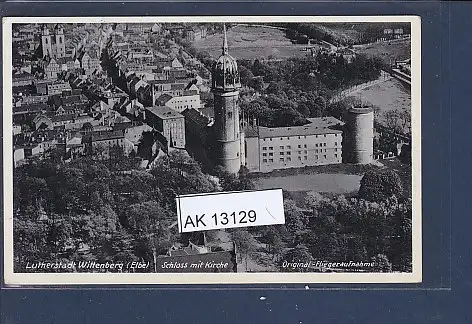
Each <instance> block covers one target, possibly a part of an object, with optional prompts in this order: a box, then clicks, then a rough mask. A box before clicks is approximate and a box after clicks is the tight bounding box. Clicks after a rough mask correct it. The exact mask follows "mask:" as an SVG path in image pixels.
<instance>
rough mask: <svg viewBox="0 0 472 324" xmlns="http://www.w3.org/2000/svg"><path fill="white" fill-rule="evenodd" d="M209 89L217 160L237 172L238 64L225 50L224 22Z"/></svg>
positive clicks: (239, 160) (239, 159) (239, 135)
mask: <svg viewBox="0 0 472 324" xmlns="http://www.w3.org/2000/svg"><path fill="white" fill-rule="evenodd" d="M211 88H212V92H213V96H214V109H215V123H214V130H215V139H216V163H217V164H219V165H221V166H223V168H224V169H225V170H226V171H228V172H230V173H237V172H238V171H239V169H240V168H241V164H242V161H244V158H243V156H242V155H244V154H243V152H242V151H241V146H242V145H241V143H242V141H244V140H243V137H244V136H243V134H242V133H241V131H240V129H239V106H238V99H239V89H240V88H241V83H240V80H239V71H238V64H237V63H236V60H235V59H234V58H233V57H232V56H231V55H229V53H228V39H227V36H226V26H225V25H223V46H222V53H221V56H220V57H219V58H218V60H217V61H216V62H215V64H214V65H213V69H212V87H211Z"/></svg>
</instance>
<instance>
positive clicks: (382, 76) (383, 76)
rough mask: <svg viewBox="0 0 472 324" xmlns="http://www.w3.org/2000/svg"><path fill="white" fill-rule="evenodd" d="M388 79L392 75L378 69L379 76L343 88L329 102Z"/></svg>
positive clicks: (337, 100) (334, 101) (339, 99)
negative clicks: (375, 78)
mask: <svg viewBox="0 0 472 324" xmlns="http://www.w3.org/2000/svg"><path fill="white" fill-rule="evenodd" d="M390 79H392V76H391V75H390V74H389V73H387V72H385V71H383V70H382V71H380V77H379V78H378V79H377V80H374V81H369V82H366V83H362V84H359V85H356V86H353V87H350V88H348V89H345V90H343V91H341V92H340V93H338V94H336V95H334V96H333V97H332V98H331V99H330V100H329V103H330V104H332V103H336V102H339V101H341V100H343V99H344V98H346V97H349V96H353V95H355V94H356V93H357V92H359V91H361V90H364V89H366V88H369V87H372V86H374V85H377V84H380V83H382V82H385V81H387V80H390Z"/></svg>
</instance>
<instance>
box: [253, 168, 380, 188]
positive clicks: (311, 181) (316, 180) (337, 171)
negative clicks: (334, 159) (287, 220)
mask: <svg viewBox="0 0 472 324" xmlns="http://www.w3.org/2000/svg"><path fill="white" fill-rule="evenodd" d="M371 168H376V166H372V165H355V164H344V163H342V164H331V165H320V166H313V167H306V168H298V169H284V170H276V171H273V172H271V173H264V174H253V175H251V177H252V178H253V180H254V183H255V185H256V187H257V188H258V189H271V188H282V189H284V190H287V191H290V192H292V193H294V194H295V195H297V194H301V193H303V192H307V191H312V190H314V191H317V192H320V193H326V194H351V193H353V192H357V191H358V190H359V186H360V181H361V178H362V176H363V174H364V173H365V172H366V171H367V170H369V169H371Z"/></svg>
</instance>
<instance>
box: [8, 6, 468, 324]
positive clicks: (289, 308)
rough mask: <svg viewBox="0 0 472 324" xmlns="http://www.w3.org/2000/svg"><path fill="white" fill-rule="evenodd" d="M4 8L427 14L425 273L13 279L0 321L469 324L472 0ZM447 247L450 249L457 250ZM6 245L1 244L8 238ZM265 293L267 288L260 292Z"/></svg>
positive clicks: (47, 12) (68, 12) (22, 11)
mask: <svg viewBox="0 0 472 324" xmlns="http://www.w3.org/2000/svg"><path fill="white" fill-rule="evenodd" d="M0 12H1V14H2V16H96V15H99V16H124V15H126V16H142V15H150V16H165V15H221V16H222V15H238V16H242V15H379V14H382V15H398V14H408V15H420V16H421V17H422V56H423V59H422V138H423V139H422V156H423V166H422V170H423V173H422V178H423V184H422V186H423V193H422V195H423V215H422V217H423V283H422V284H421V285H391V286H385V285H384V286H379V285H364V286H353V285H350V286H342V285H332V286H331V285H328V286H326V285H325V286H320V285H310V289H309V290H305V289H304V285H298V286H297V285H291V286H281V285H271V286H270V287H268V286H267V287H264V286H261V285H258V286H257V287H255V286H253V287H249V286H246V287H245V288H246V289H244V288H243V287H241V286H239V287H231V286H226V287H218V288H216V289H215V287H213V288H211V287H193V288H192V287H182V286H180V287H163V286H156V287H147V288H144V287H139V286H138V287H136V286H134V287H123V286H120V287H109V288H108V289H103V288H102V289H98V288H96V287H88V288H86V289H84V288H82V289H77V288H68V289H59V288H55V289H35V288H21V289H18V288H17V289H15V288H8V287H2V291H1V295H0V297H1V305H0V307H1V318H2V323H5V324H9V323H11V324H16V323H41V324H42V323H51V324H53V323H71V324H73V323H117V324H119V323H298V324H301V323H325V322H333V323H343V322H354V323H371V322H373V323H401V322H403V323H410V322H411V323H423V322H424V323H431V322H437V323H443V322H444V323H472V311H471V310H470V303H471V302H470V301H471V300H472V299H470V296H469V297H468V296H466V294H470V292H471V288H472V258H471V256H472V255H471V254H472V250H471V246H472V245H471V242H470V238H469V236H468V233H469V232H470V231H471V228H472V226H471V221H470V217H471V214H472V213H471V210H472V208H471V207H472V206H471V205H472V204H471V202H470V194H469V192H470V191H469V190H470V187H469V184H470V183H471V181H470V180H471V176H470V172H469V169H470V165H471V163H472V156H471V153H470V152H471V149H470V146H471V145H470V139H471V130H470V122H469V121H470V120H472V118H471V117H472V113H471V110H472V103H471V102H472V100H471V99H472V87H471V85H472V81H471V78H470V74H471V72H472V68H471V67H472V64H471V59H472V46H471V45H472V35H471V34H470V33H471V32H472V19H471V18H470V17H471V16H472V15H471V14H472V3H471V2H468V3H465V2H463V3H459V2H456V3H455V2H444V3H443V2H436V1H434V2H424V1H418V2H395V3H394V2H375V3H374V2H365V1H364V2H356V3H354V2H346V1H340V2H336V3H331V2H330V3H328V2H316V3H309V2H303V3H295V2H274V3H267V2H266V3H255V2H239V3H231V5H228V3H216V2H213V3H209V2H206V3H205V2H200V3H184V2H174V3H125V4H123V3H122V2H114V3H72V2H69V3H64V2H62V3H61V2H60V1H59V2H55V3H40V2H29V3H25V2H16V3H3V4H1V5H0ZM451 247H452V249H451ZM2 253H3V247H2ZM260 297H265V299H262V300H261V298H260Z"/></svg>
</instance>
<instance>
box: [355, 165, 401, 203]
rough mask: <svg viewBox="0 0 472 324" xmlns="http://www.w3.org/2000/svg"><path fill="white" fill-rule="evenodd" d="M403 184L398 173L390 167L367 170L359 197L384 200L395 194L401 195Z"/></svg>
mask: <svg viewBox="0 0 472 324" xmlns="http://www.w3.org/2000/svg"><path fill="white" fill-rule="evenodd" d="M402 194H403V186H402V182H401V179H400V177H399V176H398V174H397V173H396V172H395V171H393V170H389V169H386V168H385V169H373V170H370V171H367V172H366V173H365V174H364V176H363V177H362V180H361V186H360V189H359V193H358V197H359V198H361V199H365V200H368V201H382V200H385V199H387V198H389V197H391V196H393V195H395V196H397V197H401V196H402Z"/></svg>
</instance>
